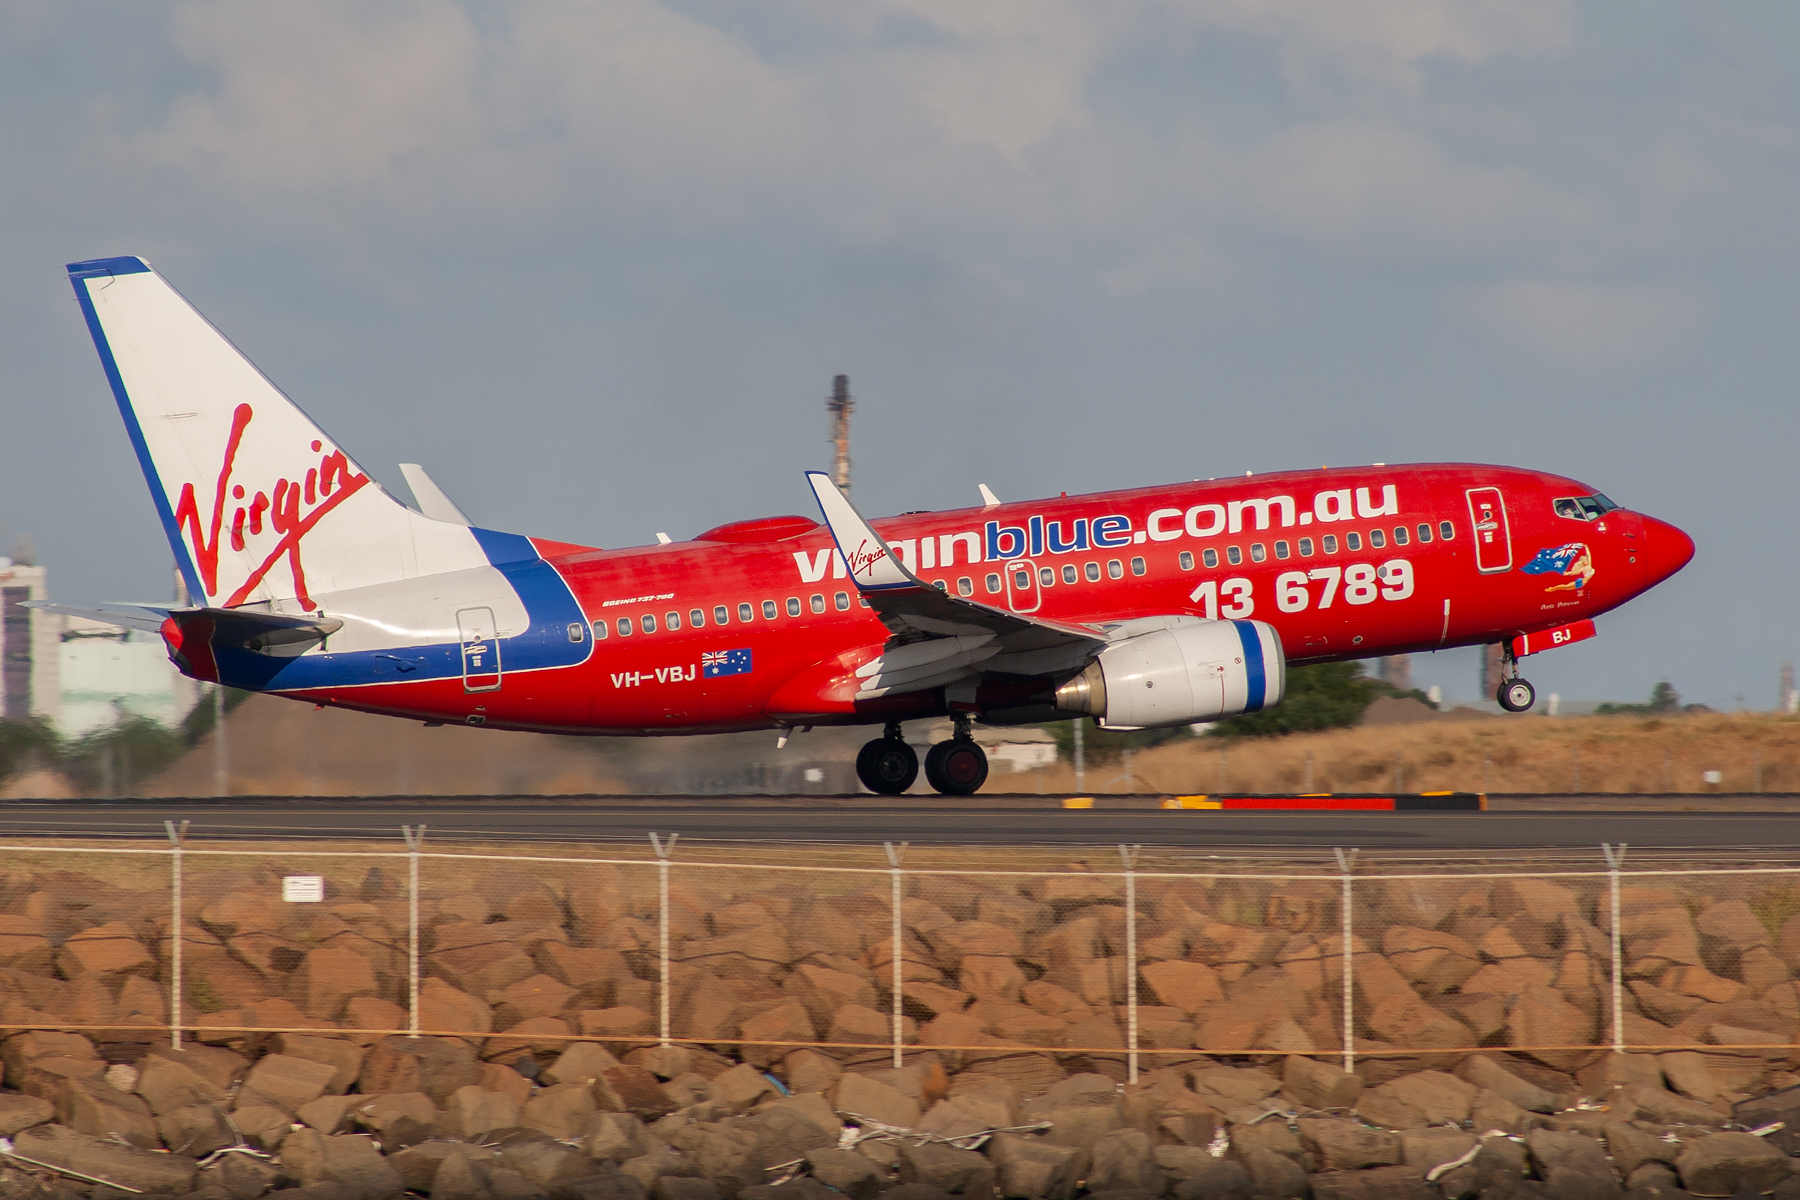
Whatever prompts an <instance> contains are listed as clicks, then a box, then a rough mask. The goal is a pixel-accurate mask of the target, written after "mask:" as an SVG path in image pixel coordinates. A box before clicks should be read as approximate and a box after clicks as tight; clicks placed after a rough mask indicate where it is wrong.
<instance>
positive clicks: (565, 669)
mask: <svg viewBox="0 0 1800 1200" xmlns="http://www.w3.org/2000/svg"><path fill="white" fill-rule="evenodd" d="M1595 497H1596V493H1594V491H1593V489H1591V488H1589V487H1586V486H1584V485H1582V484H1579V483H1576V482H1575V481H1573V480H1570V479H1567V478H1565V477H1562V476H1557V475H1547V474H1543V473H1540V472H1534V471H1526V470H1520V469H1516V468H1510V467H1490V466H1478V465H1469V464H1457V463H1452V464H1426V465H1413V466H1394V467H1387V466H1378V467H1364V468H1354V469H1321V470H1317V471H1294V472H1284V473H1279V474H1271V475H1258V476H1245V477H1243V478H1230V479H1219V480H1209V481H1206V482H1195V483H1184V484H1174V485H1168V486H1163V487H1151V488H1141V489H1136V490H1132V491H1123V492H1106V493H1097V494H1093V495H1085V496H1061V497H1057V498H1053V499H1048V500H1037V501H1026V502H1020V503H1012V504H1003V505H998V506H995V507H991V508H985V509H982V508H971V509H958V510H953V511H946V512H926V513H910V514H907V515H905V516H900V517H894V518H889V519H887V520H883V521H876V522H874V523H873V524H874V525H875V527H876V529H877V530H878V531H879V532H880V533H881V535H882V536H883V538H885V539H886V540H887V542H888V543H889V545H890V546H892V547H893V548H894V550H895V552H896V553H898V554H899V555H900V556H901V557H902V559H903V560H904V561H905V562H906V565H907V566H908V567H910V568H911V569H912V570H913V571H914V572H915V573H916V574H917V575H918V576H919V577H920V578H922V579H923V580H925V581H926V582H928V583H931V584H933V585H935V586H939V587H942V588H944V589H945V590H947V591H948V592H950V593H951V594H956V595H963V596H965V597H967V598H969V599H972V600H974V601H976V602H978V603H981V604H986V605H990V606H992V607H995V608H999V609H1005V610H1011V611H1015V612H1020V613H1029V614H1032V615H1034V616H1037V617H1039V618H1043V619H1047V620H1050V621H1055V622H1060V623H1063V624H1069V625H1090V626H1100V625H1104V624H1105V623H1108V622H1115V621H1121V620H1126V619H1130V618H1135V617H1147V616H1159V615H1169V614H1186V615H1193V616H1200V617H1231V618H1241V617H1254V618H1255V619H1257V620H1260V621H1266V622H1268V623H1269V624H1271V625H1272V626H1274V628H1275V629H1276V630H1277V631H1278V632H1279V635H1280V638H1281V643H1282V646H1283V649H1284V650H1285V652H1286V654H1287V656H1288V658H1289V660H1290V661H1294V662H1307V661H1325V660H1332V659H1350V658H1369V657H1374V656H1377V655H1386V654H1398V653H1405V652H1409V651H1421V650H1438V649H1443V648H1446V647H1450V646H1461V645H1471V644H1487V643H1495V642H1502V641H1506V640H1507V639H1510V638H1512V637H1514V636H1517V635H1521V634H1530V633H1534V632H1538V631H1543V630H1550V629H1555V628H1558V627H1561V626H1564V625H1568V624H1570V623H1573V622H1578V621H1581V620H1584V619H1588V618H1592V617H1595V616H1597V615H1599V614H1601V613H1604V612H1607V611H1608V610H1610V609H1613V608H1616V607H1617V606H1619V605H1621V604H1623V603H1625V602H1626V601H1627V600H1630V599H1631V598H1633V597H1634V596H1637V595H1638V594H1639V593H1641V592H1643V591H1645V590H1647V589H1649V588H1651V587H1653V586H1655V585H1656V584H1657V583H1659V582H1661V581H1662V580H1664V579H1666V578H1668V577H1669V576H1670V575H1672V574H1674V573H1675V572H1676V571H1678V570H1680V569H1681V567H1682V566H1684V565H1685V564H1686V563H1687V562H1688V560H1689V559H1690V558H1692V556H1693V552H1694V546H1693V542H1692V541H1691V540H1690V539H1689V538H1688V537H1687V535H1686V534H1684V533H1682V532H1681V531H1680V530H1679V529H1677V528H1675V527H1674V526H1672V525H1669V524H1667V523H1666V522H1663V521H1659V520H1657V519H1655V518H1653V517H1647V516H1643V515H1641V514H1638V513H1634V512H1630V511H1627V510H1625V509H1619V508H1612V507H1611V506H1610V502H1607V501H1605V500H1604V498H1603V497H1600V498H1598V500H1596V498H1595ZM534 544H535V545H536V546H537V548H538V550H539V552H540V553H541V554H542V555H543V556H544V558H545V559H546V560H547V561H548V562H549V563H550V564H551V566H553V567H554V568H555V570H556V572H557V573H558V574H559V575H560V576H561V577H562V579H563V580H564V581H565V582H566V583H567V585H568V586H569V588H570V590H571V591H572V593H573V595H574V597H575V599H576V601H577V602H578V603H579V605H580V607H581V609H582V611H583V613H584V614H585V615H586V617H587V620H588V623H589V632H588V635H587V636H588V649H589V652H588V653H587V655H586V657H585V659H584V660H583V661H580V662H578V663H576V664H575V665H572V666H562V667H556V668H551V669H535V670H523V671H512V672H506V671H503V672H502V673H501V675H500V676H499V678H498V680H497V682H498V683H499V686H498V687H491V686H489V684H490V682H492V681H486V680H484V682H483V684H482V690H470V689H469V688H468V687H467V686H466V681H465V680H462V679H437V680H428V681H420V682H407V681H393V682H382V683H376V684H369V685H364V686H355V687H328V688H318V689H309V690H306V691H302V692H294V691H290V692H287V693H286V694H288V695H294V696H297V697H303V698H305V699H308V700H312V701H316V702H320V703H328V704H335V705H342V706H345V707H351V708H359V709H365V710H369V711H374V712H383V713H392V714H396V715H404V716H416V717H419V718H421V719H426V720H434V721H439V720H441V721H457V722H462V721H465V720H470V719H471V718H475V719H477V720H478V721H479V722H480V723H483V724H486V725H488V726H490V727H496V728H512V729H535V730H547V731H557V732H592V733H618V734H643V733H652V734H664V733H703V732H718V731H726V730H742V729H755V728H769V727H774V726H785V725H804V724H857V723H874V722H883V721H891V720H896V719H906V718H913V717H924V716H931V715H935V714H939V713H942V712H943V711H945V708H944V698H943V694H942V690H941V689H934V690H929V691H922V692H916V693H909V694H904V695H889V696H885V697H883V698H881V699H879V700H858V699H856V698H855V691H856V687H855V677H854V672H855V670H856V668H857V667H859V666H862V665H863V664H865V663H867V662H870V661H871V660H873V659H874V658H876V657H877V656H879V655H880V654H881V652H882V648H883V643H884V642H885V641H886V639H887V637H888V633H887V630H886V629H885V628H884V627H883V626H882V624H881V623H880V621H879V620H877V619H876V617H875V615H874V614H873V613H872V612H871V611H870V610H869V609H868V608H867V607H866V606H865V605H864V604H863V603H862V602H861V601H860V600H859V599H858V595H857V590H856V588H855V587H854V586H853V585H852V583H851V581H850V579H849V578H848V577H847V572H846V570H845V568H844V565H843V563H842V561H841V560H840V559H838V557H837V555H836V553H835V550H834V546H833V543H832V540H831V538H830V536H829V534H828V532H827V531H826V529H825V528H824V527H823V526H822V525H819V524H817V523H815V522H813V521H811V520H810V519H807V518H803V517H778V518H770V519H767V520H762V521H747V522H741V523H738V524H735V525H728V526H722V527H720V528H719V529H716V530H710V531H708V532H707V533H705V534H702V535H700V536H699V537H698V538H696V539H694V540H693V541H689V542H678V543H675V544H672V545H665V546H650V547H640V548H633V549H627V550H595V549H587V548H583V547H575V546H568V545H564V544H559V543H553V542H544V541H534ZM558 636H561V635H560V634H558ZM570 636H571V637H573V636H574V633H573V632H572V633H571V634H570ZM1534 649H1535V646H1534ZM745 651H747V652H748V653H747V654H746V653H743V652H745ZM1047 690H1048V689H1047V687H1046V686H1045V684H1044V683H1043V682H1042V681H1036V682H1026V681H1017V680H1012V681H1009V680H1007V679H1005V678H986V679H984V680H983V682H982V685H981V688H980V691H979V693H978V696H977V707H978V708H980V709H983V710H988V711H992V710H1003V709H1007V708H1019V707H1021V706H1026V705H1030V704H1033V703H1042V702H1043V701H1044V700H1045V698H1046V695H1047Z"/></svg>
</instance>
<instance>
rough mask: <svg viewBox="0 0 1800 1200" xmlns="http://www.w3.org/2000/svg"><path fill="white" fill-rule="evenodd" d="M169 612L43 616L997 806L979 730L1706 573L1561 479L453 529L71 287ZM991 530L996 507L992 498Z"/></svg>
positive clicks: (91, 289)
mask: <svg viewBox="0 0 1800 1200" xmlns="http://www.w3.org/2000/svg"><path fill="white" fill-rule="evenodd" d="M69 276H70V279H71V280H72V282H73V283H74V286H75V294H76V296H77V297H78V298H79V300H80V303H81V308H82V312H83V313H84V314H85V315H86V318H87V324H88V328H89V330H90V332H91V333H92V334H93V338H94V344H95V346H96V347H97V348H98V349H99V352H100V361H101V363H102V365H103V366H104V368H105V371H106V377H107V379H108V381H109V382H110V383H111V385H112V390H113V395H114V397H115V398H116V399H117V401H118V405H119V411H120V413H121V414H122V415H123V416H124V418H125V427H126V429H127V431H128V432H129V434H130V436H131V442H132V446H133V447H134V448H135V449H136V451H137V455H138V460H139V462H140V463H141V464H142V466H143V469H144V474H145V476H146V477H147V479H148V481H149V484H150V494H151V498H152V500H153V501H154V502H155V504H156V508H157V512H158V513H159V514H160V515H161V517H162V522H163V526H164V528H165V530H166V531H167V533H168V536H169V541H170V544H171V545H172V546H173V547H174V550H175V557H176V560H177V562H178V563H179V564H180V569H181V573H182V575H183V577H184V578H185V579H186V581H187V587H188V591H189V594H190V595H191V596H193V597H194V598H195V599H196V601H198V603H196V604H194V605H193V606H191V607H180V606H169V605H147V604H107V605H97V606H91V607H77V606H62V605H51V606H48V607H51V608H54V609H58V610H60V611H64V612H72V613H78V614H81V615H84V616H88V617H93V618H96V619H99V620H103V621H110V622H113V623H116V624H122V625H127V626H134V627H138V628H143V629H152V630H157V631H159V632H160V633H161V634H162V636H163V638H164V640H165V641H166V642H167V644H168V649H169V654H170V656H171V657H172V658H173V659H174V661H175V662H176V663H177V664H178V665H179V666H180V668H181V670H182V671H183V672H185V673H186V674H188V675H190V676H192V677H194V678H196V679H202V680H209V681H216V682H220V683H223V684H227V685H229V686H231V687H237V688H246V689H250V690H253V691H260V692H270V693H273V694H276V695H280V696H287V697H290V698H292V699H296V700H307V701H312V702H314V703H317V704H331V705H337V706H339V707H343V708H354V709H361V710H364V711H367V712H373V713H385V714H389V715H393V716H400V717H409V718H412V719H415V720H422V721H425V722H428V723H431V724H439V723H444V722H456V723H459V724H467V725H480V726H486V727H488V728H494V729H530V730H540V731H545V732H555V733H595V734H615V735H616V734H640V735H641V734H677V733H708V732H720V731H727V730H744V729H768V728H782V729H785V728H789V727H796V726H800V727H804V726H811V725H832V724H835V725H855V724H868V725H881V726H885V731H884V734H883V736H881V737H878V738H876V739H874V740H873V741H871V742H869V743H868V745H866V746H865V747H864V748H863V750H862V753H861V754H860V755H859V756H858V759H857V773H858V775H859V777H860V778H861V779H862V781H863V783H864V784H865V785H867V786H868V787H869V788H870V789H871V790H872V791H875V792H880V793H889V794H892V793H898V792H902V791H905V790H906V789H907V788H908V787H909V786H911V784H912V783H913V781H914V779H915V777H916V776H917V773H918V767H919V764H918V760H917V757H916V756H915V754H914V752H913V750H912V749H911V747H909V746H908V745H907V744H906V742H905V741H904V740H903V739H902V738H901V736H900V723H901V722H902V721H905V720H911V719H914V718H921V717H934V716H938V715H942V714H946V713H947V714H949V716H950V717H951V718H952V720H953V722H954V728H955V736H953V737H952V738H951V739H949V740H948V741H944V742H940V743H939V744H938V745H936V746H934V747H933V748H932V749H931V751H930V753H929V754H928V755H927V756H926V760H925V772H926V777H927V779H928V780H929V781H930V783H931V785H932V786H933V787H934V788H936V789H937V790H938V791H940V792H947V793H952V794H959V795H967V794H969V793H972V792H974V791H975V790H976V789H977V788H979V787H980V786H981V784H982V782H983V781H984V780H985V779H986V777H987V762H986V759H985V757H984V756H983V754H982V752H981V749H980V747H979V746H977V745H976V743H975V742H974V741H973V740H972V739H971V738H970V737H969V732H968V731H969V723H970V721H972V720H980V721H984V722H990V723H994V724H1016V723H1020V722H1027V721H1048V720H1056V719H1066V718H1070V717H1074V718H1077V719H1080V718H1085V717H1092V718H1093V719H1095V720H1096V721H1098V722H1099V723H1100V724H1102V725H1104V726H1106V727H1108V728H1145V727H1152V726H1159V725H1177V724H1181V725H1185V724H1190V723H1195V722H1202V721H1210V720H1215V719H1217V718H1220V717H1226V716H1231V715H1233V714H1236V713H1244V712H1254V711H1256V710H1258V709H1261V708H1265V707H1268V706H1270V705H1274V704H1278V703H1280V701H1281V698H1282V693H1283V688H1284V684H1285V673H1286V664H1288V663H1290V662H1319V661H1326V660H1332V659H1346V658H1367V657H1371V656H1374V655H1383V654H1397V653H1402V652H1406V651H1414V650H1438V649H1442V648H1444V647H1448V646H1466V645H1477V644H1493V643H1499V644H1500V645H1502V646H1503V647H1504V651H1505V663H1506V669H1505V671H1504V675H1505V678H1504V680H1503V681H1502V683H1501V687H1500V691H1499V695H1498V699H1499V701H1500V703H1501V704H1502V705H1503V706H1504V707H1506V708H1508V709H1511V710H1513V711H1522V710H1524V709H1527V708H1529V707H1530V706H1531V704H1532V700H1533V693H1532V688H1531V685H1530V684H1529V683H1527V682H1526V681H1525V680H1524V679H1522V678H1520V677H1519V676H1518V672H1517V669H1516V664H1517V660H1518V659H1519V658H1521V657H1524V656H1525V655H1528V654H1534V653H1537V652H1538V651H1540V650H1545V649H1549V648H1552V647H1555V646H1561V645H1566V644H1568V643H1570V642H1575V641H1579V640H1581V639H1583V638H1587V637H1591V636H1593V634H1594V618H1595V617H1597V616H1599V615H1600V614H1601V613H1604V612H1606V611H1608V610H1610V609H1613V608H1616V607H1618V606H1619V605H1621V604H1623V603H1625V602H1626V601H1627V600H1630V599H1631V598H1632V597H1634V596H1636V595H1638V594H1639V593H1640V592H1643V591H1645V590H1646V589H1648V588H1651V587H1654V586H1655V585H1656V584H1657V583H1659V582H1661V581H1662V580H1664V579H1667V578H1668V577H1669V576H1670V575H1672V574H1674V573H1675V572H1676V571H1678V570H1680V569H1681V568H1682V567H1683V566H1684V565H1685V564H1686V563H1687V562H1688V560H1689V559H1690V558H1692V557H1693V552H1694V545H1693V542H1692V541H1691V540H1689V538H1688V537H1687V535H1686V534H1684V533H1682V532H1681V531H1680V530H1679V529H1677V528H1675V527H1674V526H1673V525H1669V524H1667V523H1665V522H1663V521H1659V520H1657V519H1656V518H1654V517H1648V516H1644V515H1642V514H1639V513H1635V512H1632V511H1630V510H1627V509H1622V508H1620V507H1618V506H1617V505H1615V504H1614V503H1613V502H1612V501H1610V500H1608V499H1607V498H1606V497H1605V496H1603V495H1601V494H1599V493H1598V492H1596V491H1595V490H1594V489H1592V488H1590V487H1587V486H1585V485H1583V484H1580V483H1577V482H1575V481H1574V480H1571V479H1567V478H1564V477H1562V476H1559V475H1549V474H1544V473H1541V472H1536V471H1526V470H1520V469H1517V468H1512V467H1490V466H1479V465H1473V464H1465V463H1438V464H1425V465H1412V466H1383V465H1377V466H1372V467H1358V468H1352V469H1320V470H1317V471H1292V472H1283V473H1278V474H1271V475H1257V476H1248V475H1247V476H1245V477H1243V478H1232V479H1223V480H1214V481H1207V482H1204V483H1201V482H1196V483H1181V484H1170V485H1167V486H1160V487H1148V488H1140V489H1136V490H1133V491H1123V492H1107V493H1101V494H1096V495H1089V496H1059V497H1057V498H1055V499H1049V500H1035V501H1029V502H1023V503H1016V504H1002V503H989V504H987V505H986V506H985V507H982V508H969V509H960V510H953V511H946V512H927V513H909V514H907V515H905V516H901V517H893V518H889V519H886V520H881V521H876V522H869V521H866V520H864V518H863V517H862V515H861V514H859V513H858V512H857V511H856V509H855V508H853V507H852V506H851V504H850V502H849V500H848V499H847V498H846V497H845V496H844V494H843V493H842V492H841V491H839V490H838V489H837V488H836V487H835V486H834V485H833V484H832V482H831V481H830V479H829V478H827V477H826V476H825V475H822V474H819V473H811V474H809V475H808V476H807V481H808V483H809V484H810V486H811V488H812V492H813V496H814V498H815V499H816V501H817V503H818V506H819V508H820V510H821V512H822V514H823V516H824V522H823V523H822V524H821V523H820V522H817V521H813V520H811V519H809V518H807V517H798V516H793V517H770V518H766V519H762V520H752V521H739V522H734V523H732V524H729V525H721V526H719V527H718V528H716V529H709V530H707V531H706V532H705V533H702V534H699V535H698V536H696V537H694V538H693V539H692V540H690V541H686V542H675V543H671V544H666V545H657V546H644V547H633V548H630V549H623V550H601V549H596V548H593V547H588V546H576V545H569V544H566V543H563V542H553V541H546V540H544V539H541V538H530V537H522V536H519V535H517V534H510V533H497V532H494V531H492V530H487V529H481V528H477V527H474V526H472V525H470V524H469V522H468V521H467V520H466V519H464V518H463V517H462V514H461V512H460V511H459V510H458V509H457V508H456V507H455V505H453V504H452V503H450V501H449V500H448V499H447V498H445V497H444V496H443V494H442V493H441V492H439V491H438V490H437V489H436V487H435V486H434V485H432V484H431V482H430V480H429V479H428V478H427V477H426V476H425V475H424V473H423V472H422V471H420V470H418V469H417V468H416V467H411V466H409V467H406V468H404V469H405V470H406V471H407V475H408V480H409V482H410V483H411V484H412V485H413V490H414V493H415V497H416V498H417V499H418V501H419V503H420V507H421V508H422V509H423V510H424V511H415V510H414V509H411V508H408V507H406V506H405V505H403V504H401V503H399V502H398V501H396V500H395V499H394V498H393V497H391V496H390V495H389V494H388V493H387V492H386V491H384V490H383V489H382V488H381V486H380V485H379V484H377V483H376V482H374V480H372V479H371V478H370V477H369V475H368V474H367V472H365V471H363V470H362V468H360V467H359V466H358V465H357V464H356V463H355V462H354V461H353V460H351V459H350V458H349V456H348V455H346V454H345V452H344V451H343V450H342V449H341V448H339V446H338V445H337V443H336V442H333V441H332V440H331V439H330V438H328V437H326V435H325V434H324V432H323V431H322V430H320V429H319V428H318V427H317V426H316V425H314V424H313V422H312V421H311V420H310V419H308V418H307V416H306V415H305V414H304V413H303V412H301V411H300V409H299V408H297V407H296V406H295V405H294V404H293V402H292V401H290V400H288V398H287V397H286V396H284V395H283V394H282V393H281V392H280V391H279V390H277V389H276V388H275V387H274V385H272V384H271V383H270V382H269V381H268V380H267V379H266V378H264V376H263V375H262V374H261V373H260V372H258V371H257V369H256V368H255V367H254V366H253V365H251V364H250V363H249V362H248V361H247V360H246V359H245V358H244V357H243V356H242V355H241V354H239V353H238V351H237V350H236V349H235V348H234V347H233V346H232V345H231V343H230V342H228V341H227V340H226V339H225V338H224V337H222V336H221V335H220V334H219V333H218V331H217V330H215V329H214V328H213V327H212V326H211V325H210V324H208V323H207V321H206V320H205V318H203V317H202V316H201V315H200V314H199V313H198V312H196V311H195V310H194V309H193V307H192V306H190V305H189V304H188V303H187V301H186V300H184V299H183V298H182V297H181V296H180V294H179V293H177V292H176V291H175V290H174V289H173V288H171V287H170V286H169V285H168V284H167V283H166V282H165V281H164V280H163V279H162V278H161V276H159V275H157V274H156V272H154V271H153V270H151V268H150V267H149V266H148V265H147V264H146V263H144V262H143V260H141V259H137V258H109V259H100V260H97V261H93V262H83V263H75V264H72V265H71V266H70V267H69ZM990 499H991V497H990Z"/></svg>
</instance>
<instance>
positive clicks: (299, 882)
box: [281, 875, 325, 904]
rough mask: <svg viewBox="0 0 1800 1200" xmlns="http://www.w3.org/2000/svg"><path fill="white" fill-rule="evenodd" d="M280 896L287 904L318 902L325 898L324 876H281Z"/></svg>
mask: <svg viewBox="0 0 1800 1200" xmlns="http://www.w3.org/2000/svg"><path fill="white" fill-rule="evenodd" d="M281 898H282V899H283V900H286V901H287V902H288V903H289V904H318V903H319V902H320V901H322V900H324V899H325V877H324V876H323V875H286V876H283V877H282V880H281Z"/></svg>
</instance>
